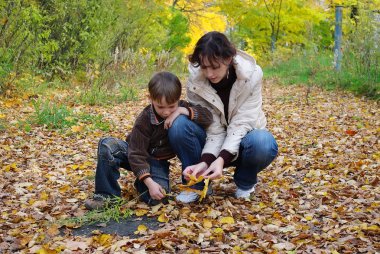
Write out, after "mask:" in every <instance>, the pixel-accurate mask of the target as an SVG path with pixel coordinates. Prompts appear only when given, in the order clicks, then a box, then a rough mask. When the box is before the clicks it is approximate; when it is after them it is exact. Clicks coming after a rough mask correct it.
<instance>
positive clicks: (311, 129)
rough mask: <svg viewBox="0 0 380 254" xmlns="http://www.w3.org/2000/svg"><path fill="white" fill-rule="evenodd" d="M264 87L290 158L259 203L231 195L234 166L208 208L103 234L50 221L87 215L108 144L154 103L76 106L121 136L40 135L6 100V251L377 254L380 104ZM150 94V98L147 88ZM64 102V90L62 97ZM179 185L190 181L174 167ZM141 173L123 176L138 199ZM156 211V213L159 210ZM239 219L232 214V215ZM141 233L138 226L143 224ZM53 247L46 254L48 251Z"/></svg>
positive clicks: (270, 175)
mask: <svg viewBox="0 0 380 254" xmlns="http://www.w3.org/2000/svg"><path fill="white" fill-rule="evenodd" d="M305 93H306V89H305V88H304V87H298V86H292V87H281V86H277V85H275V84H274V83H273V82H267V83H266V84H265V85H264V95H263V98H264V109H265V112H266V115H267V118H268V128H269V129H270V131H272V132H273V134H274V136H275V137H276V139H277V141H278V144H279V156H278V158H277V159H276V160H275V162H274V163H273V164H272V165H271V166H269V167H268V168H267V169H266V170H265V171H264V172H262V173H260V176H259V179H260V183H259V185H258V188H257V191H256V194H255V195H254V196H253V197H252V198H251V200H237V199H234V198H233V197H232V194H233V192H234V184H233V180H232V169H228V170H227V172H226V174H225V176H224V178H222V179H221V180H218V181H216V182H215V183H214V195H213V196H212V197H210V198H207V199H206V200H205V201H203V202H202V203H201V204H192V205H183V204H178V203H176V202H174V201H172V202H170V204H169V205H166V206H162V207H159V208H157V209H153V210H152V209H151V208H148V207H146V206H145V205H143V204H142V203H137V204H133V205H132V208H133V209H135V210H136V209H138V211H143V212H144V211H145V212H144V213H146V215H147V216H149V217H152V218H156V217H158V216H159V215H161V214H165V218H166V219H167V220H168V222H166V223H161V225H160V229H159V230H155V231H153V230H152V231H151V230H149V228H148V232H146V233H144V232H140V233H138V232H137V233H138V238H136V239H131V238H128V237H122V236H118V235H108V234H102V232H101V228H100V231H99V232H96V234H94V235H93V236H90V237H85V236H78V235H75V236H74V235H73V233H72V232H71V231H70V230H66V231H65V236H61V235H59V231H58V229H57V228H56V227H54V226H51V225H50V226H48V227H46V222H47V221H53V222H54V221H55V220H57V219H60V218H65V217H71V216H80V215H83V214H84V212H85V210H84V207H83V200H84V199H86V198H87V196H88V195H90V194H91V193H92V191H93V179H94V178H93V175H94V167H95V164H96V157H95V155H96V154H95V153H96V147H97V141H98V140H99V138H100V137H103V136H115V137H119V138H124V133H125V132H126V131H128V130H130V128H131V126H132V124H133V120H134V118H135V116H136V113H137V112H139V111H140V110H141V108H142V107H143V106H144V105H146V104H147V101H146V100H143V99H142V100H140V101H137V102H128V103H124V104H121V105H117V106H112V107H108V108H102V107H83V106H82V107H77V108H76V110H77V111H82V112H87V113H93V114H102V115H103V117H104V118H105V119H107V120H110V121H113V122H114V124H115V127H114V129H113V130H112V131H111V132H103V131H83V132H73V131H72V130H66V131H49V130H46V129H43V128H42V127H36V128H32V130H31V131H30V132H25V131H24V130H22V129H20V128H17V121H20V120H25V119H27V118H28V116H30V114H31V113H32V112H33V109H32V107H31V104H30V100H27V99H20V100H11V101H10V100H3V101H1V102H0V109H1V111H0V116H1V117H2V118H3V119H4V120H5V121H6V122H7V123H8V124H9V125H7V128H6V130H3V131H1V132H0V178H1V181H0V190H1V191H0V197H1V200H0V206H1V207H2V208H1V219H0V253H14V252H16V251H21V252H22V253H28V252H31V253H37V252H38V251H40V252H39V253H107V252H108V253H117V251H119V253H145V251H146V252H153V253H163V252H176V253H206V252H207V253H213V252H214V253H255V252H257V253H262V252H267V253H287V251H289V252H288V253H375V252H376V250H379V249H380V237H379V235H380V229H379V228H380V219H379V218H380V216H379V214H380V213H379V206H380V201H379V200H380V187H379V182H380V173H379V170H380V152H379V151H380V141H379V136H380V111H379V105H378V103H376V102H373V101H369V100H366V99H361V98H356V97H354V96H353V95H350V94H347V93H341V92H336V91H331V92H327V91H323V90H321V89H318V88H313V89H312V91H311V94H310V97H309V105H307V104H306V100H305ZM141 98H143V96H141ZM53 100H54V98H53ZM172 169H173V173H172V184H173V190H174V193H176V192H178V189H177V188H176V184H178V183H179V182H180V169H179V163H178V161H174V163H173V167H172ZM132 180H133V177H132V176H131V175H127V176H124V177H123V179H122V180H121V183H122V185H123V188H124V190H125V191H124V198H125V199H127V200H129V199H132V198H133V197H134V196H135V195H136V193H135V192H134V191H133V188H132ZM156 210H157V211H156ZM231 218H232V219H231ZM136 230H137V229H136ZM41 251H45V252H41Z"/></svg>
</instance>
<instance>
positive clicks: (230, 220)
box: [219, 217, 235, 224]
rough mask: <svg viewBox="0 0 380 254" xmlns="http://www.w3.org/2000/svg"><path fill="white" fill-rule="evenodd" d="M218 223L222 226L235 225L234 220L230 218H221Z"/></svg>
mask: <svg viewBox="0 0 380 254" xmlns="http://www.w3.org/2000/svg"><path fill="white" fill-rule="evenodd" d="M219 221H220V223H222V224H234V223H235V220H234V218H232V217H223V218H221V219H220V220H219Z"/></svg>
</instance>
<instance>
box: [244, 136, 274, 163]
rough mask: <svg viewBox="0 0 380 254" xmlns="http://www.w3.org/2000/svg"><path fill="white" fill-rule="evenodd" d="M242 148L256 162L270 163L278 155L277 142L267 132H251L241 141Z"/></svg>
mask: <svg viewBox="0 0 380 254" xmlns="http://www.w3.org/2000/svg"><path fill="white" fill-rule="evenodd" d="M242 148H243V150H245V152H246V153H248V154H249V155H250V156H249V157H251V158H254V159H255V160H256V161H257V160H258V161H263V162H264V161H266V162H267V161H268V160H270V161H272V160H273V159H274V158H275V157H276V156H277V153H278V147H277V142H276V140H275V138H274V137H273V135H272V134H271V133H270V132H269V131H267V130H253V131H251V132H250V133H248V134H247V136H246V137H244V139H243V140H242Z"/></svg>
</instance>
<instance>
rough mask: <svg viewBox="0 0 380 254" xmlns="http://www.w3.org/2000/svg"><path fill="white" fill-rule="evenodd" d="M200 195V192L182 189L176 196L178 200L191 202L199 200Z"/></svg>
mask: <svg viewBox="0 0 380 254" xmlns="http://www.w3.org/2000/svg"><path fill="white" fill-rule="evenodd" d="M199 197H200V195H199V194H198V193H195V192H191V191H182V192H181V193H180V194H178V195H177V196H176V197H175V198H176V200H177V201H180V202H182V203H191V202H195V201H197V200H198V199H199Z"/></svg>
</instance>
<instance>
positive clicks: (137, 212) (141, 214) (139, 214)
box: [135, 209, 148, 216]
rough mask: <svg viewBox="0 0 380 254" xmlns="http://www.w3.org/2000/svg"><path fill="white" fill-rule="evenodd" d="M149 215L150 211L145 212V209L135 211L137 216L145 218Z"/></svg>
mask: <svg viewBox="0 0 380 254" xmlns="http://www.w3.org/2000/svg"><path fill="white" fill-rule="evenodd" d="M147 213H148V210H145V209H136V210H135V214H136V216H144V215H145V214H147Z"/></svg>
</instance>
